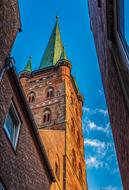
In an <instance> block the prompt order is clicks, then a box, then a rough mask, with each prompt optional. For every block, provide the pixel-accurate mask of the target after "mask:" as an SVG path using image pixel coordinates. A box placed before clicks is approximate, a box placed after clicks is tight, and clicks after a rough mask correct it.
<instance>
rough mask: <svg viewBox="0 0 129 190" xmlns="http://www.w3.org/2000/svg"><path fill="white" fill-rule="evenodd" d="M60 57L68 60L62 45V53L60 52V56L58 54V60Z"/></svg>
mask: <svg viewBox="0 0 129 190" xmlns="http://www.w3.org/2000/svg"><path fill="white" fill-rule="evenodd" d="M61 59H66V60H68V58H67V55H66V52H65V49H64V47H63V49H62V53H61V56H60V60H61Z"/></svg>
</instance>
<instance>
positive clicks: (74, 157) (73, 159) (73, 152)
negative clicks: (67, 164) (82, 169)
mask: <svg viewBox="0 0 129 190" xmlns="http://www.w3.org/2000/svg"><path fill="white" fill-rule="evenodd" d="M72 166H73V169H74V170H76V154H75V150H74V149H73V150H72Z"/></svg>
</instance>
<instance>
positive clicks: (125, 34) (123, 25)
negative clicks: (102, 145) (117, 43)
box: [117, 0, 129, 52]
mask: <svg viewBox="0 0 129 190" xmlns="http://www.w3.org/2000/svg"><path fill="white" fill-rule="evenodd" d="M117 7H118V11H117V13H118V14H117V19H118V31H119V34H120V37H121V39H122V42H123V45H124V47H125V50H126V51H127V52H129V11H128V7H129V0H124V1H123V0H118V1H117Z"/></svg>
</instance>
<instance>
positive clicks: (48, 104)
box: [20, 61, 87, 190]
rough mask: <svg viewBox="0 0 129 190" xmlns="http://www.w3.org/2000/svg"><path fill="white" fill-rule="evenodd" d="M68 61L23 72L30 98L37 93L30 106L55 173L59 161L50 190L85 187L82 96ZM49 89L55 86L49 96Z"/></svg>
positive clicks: (26, 92)
mask: <svg viewBox="0 0 129 190" xmlns="http://www.w3.org/2000/svg"><path fill="white" fill-rule="evenodd" d="M66 62H67V61H64V62H62V63H60V65H59V66H53V67H50V68H46V69H42V70H39V71H34V72H32V73H31V74H29V75H25V74H22V75H21V78H20V80H21V83H22V86H23V89H24V91H25V94H26V96H27V98H28V100H29V94H30V93H31V92H33V93H34V94H35V101H33V102H30V108H31V109H32V112H33V115H34V118H35V121H36V123H37V126H38V130H39V133H40V136H41V138H42V141H43V144H44V145H45V148H46V152H47V155H48V158H49V160H50V163H51V166H52V169H53V171H54V173H55V176H56V165H55V163H56V161H57V159H58V161H59V163H58V166H59V168H60V169H59V170H60V175H59V177H57V176H56V182H55V183H53V184H52V186H51V190H56V189H57V190H65V189H66V190H82V189H83V190H86V189H87V183H86V172H85V160H84V149H83V148H84V142H83V136H82V99H81V96H79V94H78V90H77V87H76V85H75V82H74V80H73V78H72V76H71V74H70V67H69V66H68V65H69V63H66ZM57 65H58V64H57ZM49 88H53V92H54V94H53V96H52V97H47V93H48V89H49ZM46 109H49V110H50V112H51V116H50V118H51V119H50V122H48V123H44V122H43V120H44V111H45V110H46ZM73 152H74V153H75V155H73ZM74 156H75V158H74ZM73 159H75V160H74V161H75V163H74V164H75V165H74V166H73V162H74V161H73ZM80 168H81V169H80ZM80 170H81V171H80ZM81 172H82V173H81Z"/></svg>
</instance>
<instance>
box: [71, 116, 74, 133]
mask: <svg viewBox="0 0 129 190" xmlns="http://www.w3.org/2000/svg"><path fill="white" fill-rule="evenodd" d="M71 131H72V134H73V135H75V124H74V120H73V118H72V119H71Z"/></svg>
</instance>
